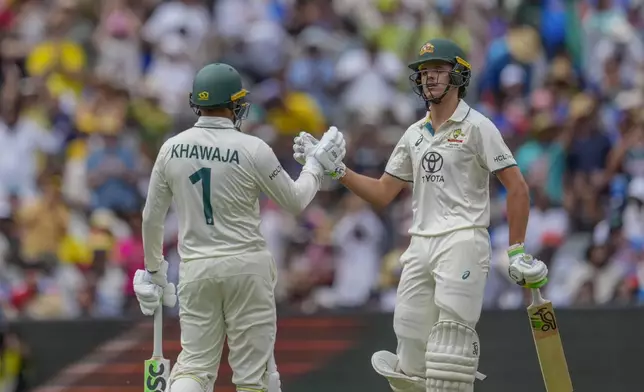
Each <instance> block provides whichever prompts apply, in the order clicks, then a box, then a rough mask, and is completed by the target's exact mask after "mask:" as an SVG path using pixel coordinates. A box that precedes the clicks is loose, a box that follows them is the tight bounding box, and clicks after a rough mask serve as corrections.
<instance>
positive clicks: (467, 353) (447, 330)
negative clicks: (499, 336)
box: [425, 320, 481, 392]
mask: <svg viewBox="0 0 644 392" xmlns="http://www.w3.org/2000/svg"><path fill="white" fill-rule="evenodd" d="M480 347H481V345H480V342H479V337H478V335H477V333H476V331H475V330H474V329H472V328H470V327H468V326H467V325H465V324H461V323H459V322H456V321H448V320H445V321H439V322H437V323H436V324H434V327H433V328H432V330H431V332H430V335H429V340H428V342H427V351H426V352H425V365H426V367H427V370H426V373H425V374H426V376H427V392H469V391H472V390H473V388H474V379H475V378H476V376H477V372H476V370H477V369H478V364H479V353H480Z"/></svg>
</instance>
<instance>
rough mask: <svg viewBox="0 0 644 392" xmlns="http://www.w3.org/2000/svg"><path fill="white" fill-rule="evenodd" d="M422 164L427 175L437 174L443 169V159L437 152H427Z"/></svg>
mask: <svg viewBox="0 0 644 392" xmlns="http://www.w3.org/2000/svg"><path fill="white" fill-rule="evenodd" d="M422 164H423V169H425V171H426V172H427V173H437V172H439V171H440V170H441V169H442V168H443V157H442V156H441V154H439V153H437V152H427V153H425V155H423V161H422Z"/></svg>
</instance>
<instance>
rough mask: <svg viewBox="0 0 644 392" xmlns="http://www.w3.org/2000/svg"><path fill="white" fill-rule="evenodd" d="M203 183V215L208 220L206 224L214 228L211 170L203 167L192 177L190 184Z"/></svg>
mask: <svg viewBox="0 0 644 392" xmlns="http://www.w3.org/2000/svg"><path fill="white" fill-rule="evenodd" d="M199 181H201V198H202V199H203V215H204V217H205V218H206V224H207V225H208V226H212V225H213V224H214V220H213V217H212V204H211V203H210V168H209V167H202V168H201V169H199V170H197V171H196V172H194V173H192V175H191V176H190V182H191V183H192V185H195V184H196V183H198V182H199Z"/></svg>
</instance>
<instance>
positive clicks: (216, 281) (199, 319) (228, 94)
mask: <svg viewBox="0 0 644 392" xmlns="http://www.w3.org/2000/svg"><path fill="white" fill-rule="evenodd" d="M247 93H248V92H247V91H246V90H244V89H243V88H242V82H241V78H240V76H239V74H238V72H237V71H236V70H235V69H234V68H233V67H231V66H229V65H226V64H221V63H217V64H210V65H207V66H206V67H204V68H203V69H201V70H200V71H199V72H198V73H197V75H196V76H195V80H194V83H193V91H192V94H191V97H190V104H191V106H192V107H193V109H194V110H195V112H196V113H197V114H198V115H199V116H200V117H199V119H198V121H197V123H196V124H195V126H194V127H192V128H190V129H188V130H186V131H184V132H182V133H180V134H178V135H176V136H174V137H172V138H170V139H169V140H167V141H166V142H165V143H164V145H163V146H162V147H161V149H160V151H159V154H158V156H157V159H156V162H155V164H154V168H153V170H152V174H151V178H150V185H149V190H148V195H147V200H146V203H145V208H144V210H143V243H144V251H145V267H146V270H139V271H137V272H136V275H135V277H134V289H135V292H136V295H137V298H138V299H139V303H140V306H141V310H142V312H143V313H144V314H146V315H152V314H153V313H154V310H155V309H156V308H157V307H158V306H159V304H160V303H161V302H163V304H164V305H166V306H174V304H175V302H176V295H175V289H174V286H173V285H172V284H169V283H168V281H167V270H168V263H167V261H165V260H164V257H163V254H162V242H163V226H164V221H165V219H166V214H167V211H168V208H169V207H170V204H171V202H172V201H174V204H175V208H176V210H177V214H178V217H179V229H180V232H179V245H178V250H179V255H180V256H181V261H182V262H181V265H180V270H179V284H178V288H177V296H178V300H179V319H180V325H181V347H182V351H181V353H180V354H179V357H178V358H177V362H176V364H175V365H174V367H173V369H172V372H171V375H170V380H169V382H168V385H169V387H168V391H170V392H204V391H207V392H211V391H212V388H213V386H214V383H215V379H216V377H217V371H218V368H219V364H220V359H221V353H222V348H223V345H224V340H225V338H226V337H227V338H228V346H229V349H230V355H229V358H228V359H229V364H230V366H231V368H232V370H233V378H232V382H233V383H234V384H235V385H236V387H237V390H238V391H247V392H253V391H268V392H279V390H280V382H279V373H277V368H276V365H275V360H274V356H273V348H274V344H275V336H276V314H275V313H276V311H275V299H274V294H273V291H274V287H275V284H276V279H277V276H276V275H277V271H276V268H275V264H274V261H273V258H272V257H271V255H270V254H269V252H268V251H267V247H266V243H265V241H264V238H263V237H262V235H261V234H260V230H259V226H260V210H259V201H258V198H259V195H260V193H261V192H264V193H265V194H266V195H268V196H269V197H270V198H271V199H273V200H274V201H275V202H277V203H278V204H279V205H280V206H281V207H282V208H284V209H286V210H288V211H290V212H291V213H293V214H298V213H299V212H301V211H302V210H303V209H304V208H305V207H306V206H307V205H308V204H309V203H310V201H311V200H312V199H313V197H314V196H315V194H316V193H317V191H318V190H319V187H320V183H321V180H322V179H323V177H324V172H323V167H322V165H321V164H320V163H319V162H318V159H319V160H322V161H324V160H326V162H325V165H326V166H331V165H332V162H334V161H335V162H337V163H339V162H341V160H342V158H343V157H344V154H345V147H344V139H343V137H342V134H341V133H339V132H338V131H337V129H335V130H330V131H329V132H327V133H325V135H324V136H323V137H322V139H321V141H320V143H319V146H320V148H318V149H316V151H311V154H309V157H307V158H305V164H304V167H303V169H302V172H301V174H300V176H299V178H298V179H297V181H293V180H292V179H291V177H290V176H289V175H288V174H287V173H286V172H285V171H284V170H283V169H282V167H281V166H280V163H279V162H278V160H277V157H276V156H275V154H274V153H273V151H272V149H271V148H270V147H269V146H268V145H267V144H266V143H265V142H263V141H262V140H261V139H259V138H256V137H254V136H251V135H246V134H244V133H242V132H240V131H239V126H240V124H241V120H242V119H243V118H244V117H245V113H246V112H247V109H248V107H249V104H248V103H246V102H245V96H246V95H247ZM313 154H315V155H316V156H317V157H318V158H317V159H316V158H313Z"/></svg>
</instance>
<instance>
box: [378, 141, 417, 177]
mask: <svg viewBox="0 0 644 392" xmlns="http://www.w3.org/2000/svg"><path fill="white" fill-rule="evenodd" d="M385 173H387V174H389V175H390V176H393V177H396V178H398V179H399V180H403V181H407V182H413V181H414V170H413V167H412V164H411V155H410V153H409V145H408V143H407V135H406V134H405V135H403V137H402V138H401V139H400V141H399V142H398V144H396V147H394V151H393V152H392V153H391V156H390V157H389V161H388V162H387V167H386V168H385Z"/></svg>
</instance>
